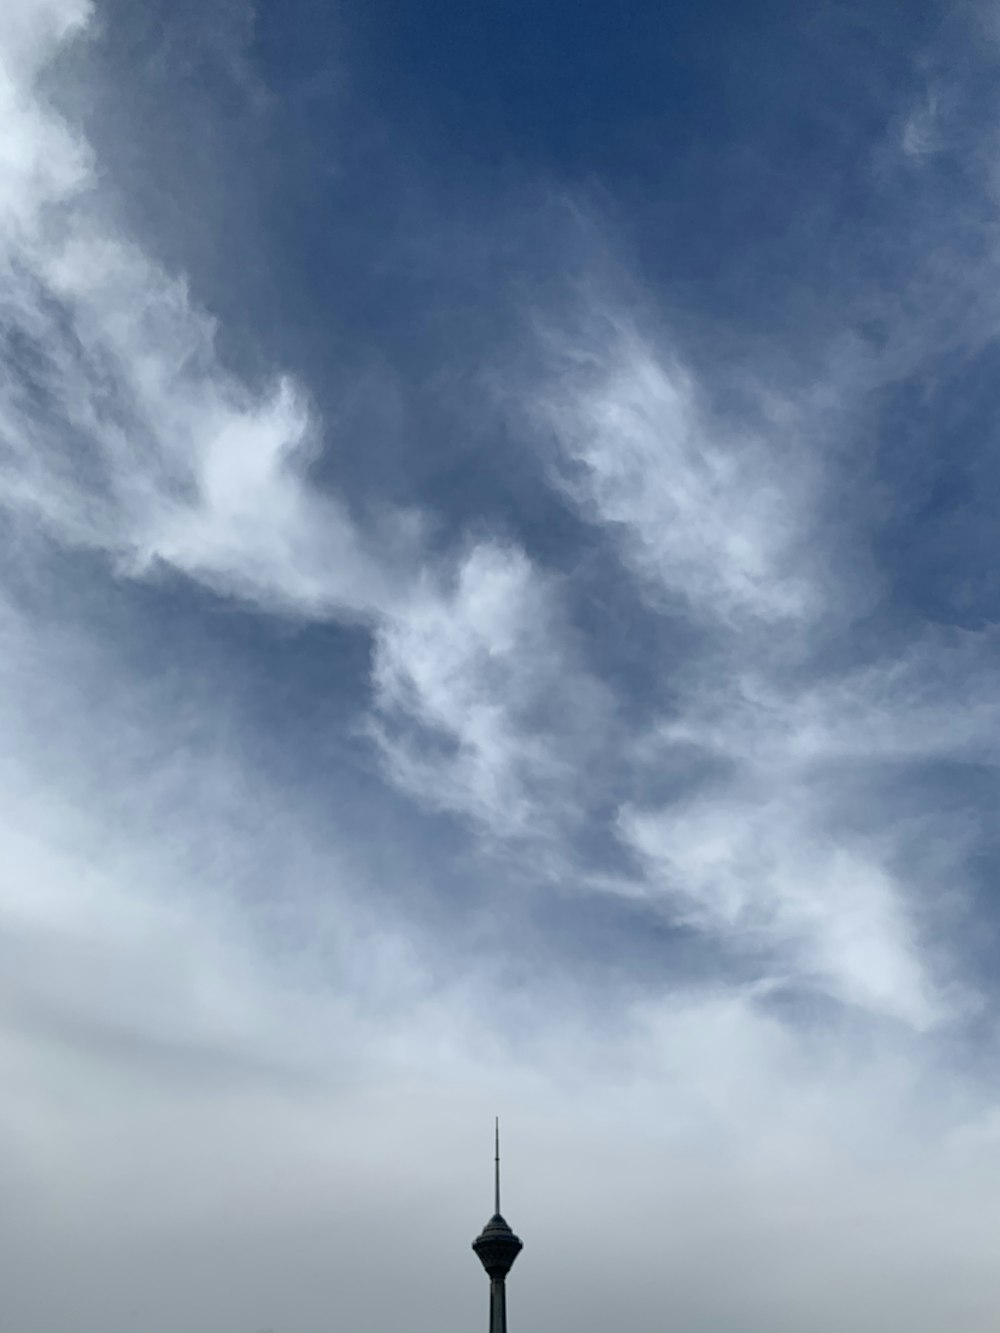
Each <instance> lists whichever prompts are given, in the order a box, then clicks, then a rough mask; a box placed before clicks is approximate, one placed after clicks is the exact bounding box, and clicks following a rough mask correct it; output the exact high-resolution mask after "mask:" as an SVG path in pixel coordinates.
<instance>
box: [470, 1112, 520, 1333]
mask: <svg viewBox="0 0 1000 1333" xmlns="http://www.w3.org/2000/svg"><path fill="white" fill-rule="evenodd" d="M494 1128H495V1136H496V1137H495V1140H494V1142H495V1145H496V1147H495V1151H494V1157H493V1216H492V1217H491V1218H490V1220H489V1221H488V1222H487V1223H486V1225H485V1226H484V1227H483V1229H482V1231H481V1232H480V1233H479V1235H478V1236H477V1237H476V1239H475V1240H474V1241H473V1242H472V1248H473V1249H474V1250H475V1252H476V1254H477V1255H478V1256H479V1262H480V1263H481V1264H482V1266H483V1267H484V1268H485V1269H486V1271H487V1273H488V1274H489V1278H490V1333H507V1285H506V1283H507V1274H508V1273H509V1272H510V1270H511V1265H512V1264H513V1262H514V1260H515V1259H516V1258H517V1256H518V1255H519V1254H520V1252H521V1242H520V1240H519V1239H518V1238H517V1236H515V1235H514V1233H513V1231H511V1229H510V1227H509V1226H508V1225H507V1223H506V1222H505V1221H504V1220H503V1217H502V1216H501V1214H500V1119H499V1117H498V1118H497V1121H496V1124H495V1127H494Z"/></svg>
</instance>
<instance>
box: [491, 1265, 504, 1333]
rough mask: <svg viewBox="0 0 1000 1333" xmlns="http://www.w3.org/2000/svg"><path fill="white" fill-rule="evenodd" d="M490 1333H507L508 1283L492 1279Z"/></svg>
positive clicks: (499, 1279)
mask: <svg viewBox="0 0 1000 1333" xmlns="http://www.w3.org/2000/svg"><path fill="white" fill-rule="evenodd" d="M490 1333H507V1282H506V1279H505V1278H502V1277H491V1278H490Z"/></svg>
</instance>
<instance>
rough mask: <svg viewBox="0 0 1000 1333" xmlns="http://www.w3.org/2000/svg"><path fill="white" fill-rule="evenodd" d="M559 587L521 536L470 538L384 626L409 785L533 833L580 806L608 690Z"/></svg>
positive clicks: (403, 775) (398, 775)
mask: <svg viewBox="0 0 1000 1333" xmlns="http://www.w3.org/2000/svg"><path fill="white" fill-rule="evenodd" d="M561 619H562V617H561V611H560V607H559V604H558V601H557V599H556V597H555V593H554V589H553V588H552V587H550V586H546V585H545V584H544V583H543V582H541V581H540V579H539V578H538V576H537V575H536V573H535V571H534V570H533V568H532V566H531V564H530V563H529V562H528V560H527V559H526V558H525V556H524V555H523V553H522V552H520V551H519V550H517V549H516V548H504V547H501V546H497V545H480V546H477V547H474V548H473V549H472V550H471V551H470V552H469V554H468V556H467V557H466V558H465V559H464V560H463V561H462V562H461V563H460V565H459V566H458V568H457V570H456V572H455V574H454V577H453V579H452V580H451V585H450V586H448V587H445V588H441V587H440V586H431V585H429V584H428V583H427V582H425V583H424V585H423V587H422V588H421V591H420V592H419V593H418V594H416V595H415V596H414V597H412V598H411V599H410V601H409V602H408V603H407V604H406V605H405V606H403V607H402V608H401V609H400V610H399V611H398V612H397V613H396V614H395V615H392V616H390V617H389V618H387V620H386V622H385V624H384V625H383V626H382V627H381V628H380V629H379V631H378V634H377V635H376V651H375V664H374V669H373V675H374V683H375V703H376V706H377V709H378V713H379V719H378V721H377V723H376V726H375V734H376V736H377V738H378V740H379V743H380V744H381V746H382V747H383V750H384V752H385V754H386V757H387V761H388V764H389V767H390V771H391V772H392V773H393V775H394V778H395V780H396V781H397V782H398V783H399V784H400V785H401V786H402V787H404V788H405V789H407V790H409V791H411V792H413V793H414V794H415V795H417V796H420V797H422V799H424V800H428V801H430V802H431V803H432V804H437V805H439V806H440V808H442V809H452V810H459V811H462V812H463V813H467V814H469V815H471V816H472V817H473V818H474V819H476V820H477V821H478V822H479V823H480V824H481V826H482V827H483V828H484V829H485V830H487V831H488V832H490V833H492V834H497V833H499V834H509V835H514V836H518V837H525V836H527V837H531V836H533V835H535V836H537V835H539V834H544V833H548V832H550V831H551V827H552V822H553V820H556V821H558V820H559V818H560V817H566V816H568V815H569V814H570V811H569V809H568V808H567V804H566V803H567V800H568V799H569V798H570V796H571V794H572V792H573V790H574V788H575V789H576V791H577V792H578V793H579V792H580V791H581V790H582V789H583V786H584V782H583V774H582V773H581V772H580V771H579V768H578V766H579V765H580V764H582V762H583V759H584V757H585V755H586V754H587V752H588V750H590V749H591V748H592V747H594V746H595V745H597V744H598V743H599V737H600V734H601V731H602V727H603V724H604V720H605V716H604V715H605V712H606V700H605V698H604V696H603V694H602V692H601V691H600V690H599V688H598V687H597V685H596V683H595V682H593V681H592V680H590V679H589V678H588V677H587V676H586V675H584V674H583V673H581V672H580V671H579V670H577V669H575V668H574V665H573V662H572V660H571V657H570V656H569V655H568V654H567V652H566V651H565V650H564V648H563V644H564V642H565V627H564V626H563V625H562V624H561Z"/></svg>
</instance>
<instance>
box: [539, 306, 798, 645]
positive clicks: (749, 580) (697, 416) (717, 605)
mask: <svg viewBox="0 0 1000 1333" xmlns="http://www.w3.org/2000/svg"><path fill="white" fill-rule="evenodd" d="M595 322H596V324H597V325H598V327H599V329H600V330H601V336H599V337H597V338H595V339H593V344H592V345H591V343H589V342H588V341H587V336H586V334H585V333H584V334H583V335H582V336H581V337H580V338H579V339H578V340H576V341H574V340H573V337H572V335H570V337H568V338H566V339H559V340H556V341H557V356H556V357H554V358H553V363H552V378H551V380H550V381H549V382H548V383H547V384H546V385H544V386H543V388H542V390H541V391H540V393H539V394H538V395H537V396H536V399H535V402H534V405H533V406H534V410H535V411H536V413H537V414H538V416H539V418H540V420H541V422H542V423H543V425H544V427H545V428H547V429H548V430H549V431H551V433H552V434H553V435H554V437H555V440H556V443H557V445H558V449H559V453H560V462H559V475H560V478H561V481H562V484H563V486H564V487H565V489H566V491H567V492H568V493H569V494H570V495H571V496H572V497H573V499H574V500H575V501H576V503H577V504H578V505H579V507H580V509H581V511H582V512H583V513H584V514H585V515H586V516H587V517H590V518H592V519H593V520H594V521H595V522H597V523H600V524H602V525H605V526H606V527H607V528H608V529H610V530H611V531H612V532H613V533H614V535H615V537H616V538H617V541H618V544H619V548H620V550H621V553H622V556H623V558H624V559H625V560H626V561H627V562H628V564H629V565H630V566H631V567H632V568H633V569H634V570H635V571H636V572H637V573H638V574H639V576H640V577H641V579H642V580H643V581H644V582H645V584H646V586H647V589H649V590H651V591H652V593H653V595H654V596H656V597H658V598H661V599H662V597H663V596H664V594H666V595H667V597H669V598H679V599H681V600H682V602H684V603H686V604H687V608H688V609H689V610H690V611H691V612H692V613H693V614H695V615H697V616H704V617H707V618H710V619H711V618H715V617H719V618H721V619H723V620H724V621H732V620H733V619H743V618H745V617H746V616H751V617H755V618H759V619H760V620H762V621H767V622H770V621H778V622H780V621H783V620H787V619H796V618H799V617H802V616H806V615H808V614H809V613H810V611H811V610H812V609H814V608H813V607H812V600H813V599H814V598H815V596H816V590H815V588H814V587H813V586H812V583H811V580H810V578H809V574H808V570H807V567H806V562H805V560H804V558H803V549H802V545H803V544H802V537H803V519H804V517H805V511H806V510H807V509H808V505H809V477H808V467H807V465H806V461H805V455H804V451H802V450H801V449H798V450H797V449H796V447H795V445H796V441H795V440H794V439H792V440H791V441H789V440H788V436H789V435H792V434H793V428H792V426H791V423H789V422H782V421H780V419H779V418H780V417H781V415H782V412H779V411H778V410H777V409H776V410H775V420H774V423H773V424H774V432H775V438H774V439H772V440H768V439H765V438H761V437H759V436H756V435H754V434H751V433H748V432H745V431H732V430H729V429H727V428H726V427H725V426H723V425H722V424H721V423H718V422H716V421H713V419H712V415H711V413H710V411H709V409H708V407H707V405H706V404H705V402H704V401H703V395H702V394H701V393H700V392H699V389H698V386H697V385H696V383H695V382H694V380H693V379H692V377H691V376H690V374H689V373H688V372H687V371H686V370H685V369H684V368H683V366H681V365H680V364H679V363H678V361H677V360H676V359H675V358H674V357H672V356H670V355H665V354H664V353H663V352H661V351H660V350H658V349H657V348H655V347H654V346H653V345H651V343H650V342H649V341H648V340H647V339H646V338H644V337H643V336H642V335H641V334H640V333H639V332H638V331H637V329H636V328H635V327H634V326H633V325H632V324H631V323H629V322H628V321H627V319H626V318H624V317H617V316H612V315H609V314H608V313H607V312H601V318H599V319H597V320H596V321H595ZM785 414H786V415H787V412H786V413H785Z"/></svg>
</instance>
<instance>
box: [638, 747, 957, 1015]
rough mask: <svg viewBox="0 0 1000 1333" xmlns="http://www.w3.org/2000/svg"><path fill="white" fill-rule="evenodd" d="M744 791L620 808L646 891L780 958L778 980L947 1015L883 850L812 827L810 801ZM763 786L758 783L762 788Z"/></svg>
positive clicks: (743, 945) (849, 999)
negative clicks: (662, 806)
mask: <svg viewBox="0 0 1000 1333" xmlns="http://www.w3.org/2000/svg"><path fill="white" fill-rule="evenodd" d="M753 777H754V775H753V774H752V773H751V774H749V775H748V779H747V786H748V787H749V788H750V790H749V791H745V792H744V793H743V794H742V796H733V797H729V798H728V799H727V798H726V797H720V796H719V795H718V794H713V795H712V796H711V797H706V798H705V799H703V800H693V801H687V802H681V803H679V804H678V805H676V806H675V807H672V808H670V809H667V810H659V811H651V810H642V809H637V808H630V807H626V808H625V809H623V811H622V813H621V832H622V837H623V840H624V842H625V843H626V845H628V846H629V847H631V848H632V849H633V850H634V851H635V852H636V853H637V854H638V855H639V857H640V858H641V860H642V862H643V864H644V866H645V868H646V871H647V875H648V889H649V891H650V892H653V893H655V894H658V895H660V896H662V899H663V901H664V902H665V903H667V904H669V905H670V907H671V909H672V911H673V912H674V914H675V915H676V916H677V918H678V919H679V920H681V921H683V922H685V923H687V924H690V925H693V926H695V927H697V928H699V929H701V930H705V931H709V932H711V933H712V934H714V935H715V936H716V937H717V938H720V939H724V940H728V941H729V942H730V943H731V944H732V945H733V946H734V947H737V948H739V949H741V950H744V951H746V950H753V949H755V948H758V949H764V950H773V951H775V952H776V953H777V958H776V961H775V962H774V963H773V964H772V966H774V967H776V969H777V971H778V974H779V979H780V976H781V973H782V972H783V971H784V970H785V969H787V970H788V973H789V974H790V976H791V977H792V978H794V980H795V981H796V982H797V983H798V984H801V983H802V982H805V983H806V984H807V985H813V986H815V987H817V988H818V989H820V990H824V991H826V992H827V993H829V994H831V995H833V996H834V997H835V998H837V999H839V1000H842V1001H844V1002H846V1003H847V1004H856V1005H859V1006H861V1007H863V1008H865V1009H869V1010H871V1011H873V1012H875V1013H882V1014H886V1015H888V1016H890V1017H893V1018H898V1019H902V1020H904V1021H905V1022H908V1023H912V1024H914V1025H915V1026H916V1027H919V1028H922V1027H926V1026H928V1025H929V1024H931V1023H933V1022H935V1021H938V1020H939V1019H940V1017H941V1016H942V1014H943V1012H944V1010H943V1008H942V1003H941V1000H940V998H939V997H938V995H936V994H935V990H934V987H933V985H932V984H931V983H930V982H929V980H928V978H927V976H926V974H925V969H924V966H923V963H922V961H921V949H920V947H919V941H918V940H917V938H916V937H915V935H914V932H913V928H912V925H911V923H910V922H909V920H908V919H907V913H906V909H905V907H904V905H903V903H904V895H903V892H902V885H901V884H900V883H899V880H898V877H897V876H896V875H895V874H894V873H893V870H892V866H891V861H890V858H889V857H888V856H887V850H886V849H885V848H884V847H882V846H880V845H879V844H878V843H877V842H875V841H874V840H869V841H865V840H862V839H860V838H857V837H855V839H854V840H853V841H852V840H849V839H848V837H847V835H846V834H845V833H844V832H843V831H842V830H839V831H837V832H831V831H828V830H826V829H824V828H823V827H822V826H820V827H816V826H815V824H814V823H813V820H812V816H813V812H812V811H810V809H809V806H808V803H807V802H805V801H803V800H802V799H801V797H800V796H799V795H798V794H797V793H795V792H782V791H780V789H775V787H774V786H773V784H767V785H766V786H764V792H765V794H763V795H755V794H754V793H753V786H754V782H753ZM761 785H764V784H761Z"/></svg>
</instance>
